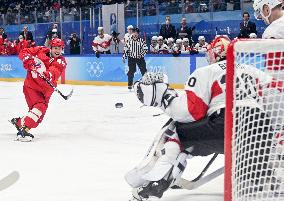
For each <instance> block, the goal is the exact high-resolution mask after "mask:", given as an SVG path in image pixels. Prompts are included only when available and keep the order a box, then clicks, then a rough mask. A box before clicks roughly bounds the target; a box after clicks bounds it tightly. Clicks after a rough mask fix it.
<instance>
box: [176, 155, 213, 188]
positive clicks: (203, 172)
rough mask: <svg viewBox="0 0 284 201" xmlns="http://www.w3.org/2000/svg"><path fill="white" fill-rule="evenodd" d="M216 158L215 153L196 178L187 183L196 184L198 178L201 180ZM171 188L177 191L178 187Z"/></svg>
mask: <svg viewBox="0 0 284 201" xmlns="http://www.w3.org/2000/svg"><path fill="white" fill-rule="evenodd" d="M217 156H218V154H217V153H215V154H214V155H213V157H212V158H211V159H210V161H209V162H208V163H207V165H206V166H205V168H203V170H202V171H201V173H200V174H199V175H198V176H197V177H195V178H194V179H193V180H191V181H189V182H197V181H198V180H200V178H202V177H203V175H204V174H205V173H206V172H207V170H208V169H209V167H210V166H211V165H212V163H213V162H214V160H215V159H216V158H217ZM171 188H173V189H179V188H180V186H178V185H174V186H172V187H171Z"/></svg>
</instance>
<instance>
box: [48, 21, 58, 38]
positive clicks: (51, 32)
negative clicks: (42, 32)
mask: <svg viewBox="0 0 284 201" xmlns="http://www.w3.org/2000/svg"><path fill="white" fill-rule="evenodd" d="M46 37H47V38H48V39H49V40H51V39H53V38H61V32H60V31H59V28H58V24H53V25H52V27H51V29H50V30H49V31H48V32H47V36H46Z"/></svg>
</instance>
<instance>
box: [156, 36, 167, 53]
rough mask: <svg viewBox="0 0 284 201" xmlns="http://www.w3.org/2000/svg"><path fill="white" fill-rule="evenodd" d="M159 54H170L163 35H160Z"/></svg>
mask: <svg viewBox="0 0 284 201" xmlns="http://www.w3.org/2000/svg"><path fill="white" fill-rule="evenodd" d="M157 47H158V54H168V53H169V52H168V46H167V45H166V44H165V43H164V38H163V36H158V46H157Z"/></svg>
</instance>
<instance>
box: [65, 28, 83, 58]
mask: <svg viewBox="0 0 284 201" xmlns="http://www.w3.org/2000/svg"><path fill="white" fill-rule="evenodd" d="M80 43H81V41H80V38H79V37H78V36H77V34H76V33H72V34H71V37H70V38H69V40H68V41H67V44H69V45H70V54H80Z"/></svg>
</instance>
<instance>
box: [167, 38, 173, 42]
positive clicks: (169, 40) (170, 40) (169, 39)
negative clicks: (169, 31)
mask: <svg viewBox="0 0 284 201" xmlns="http://www.w3.org/2000/svg"><path fill="white" fill-rule="evenodd" d="M174 41H175V40H174V39H173V38H168V40H167V42H172V43H173V42H174Z"/></svg>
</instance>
